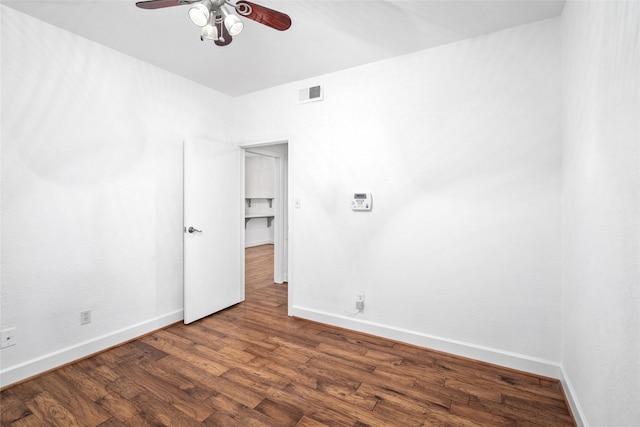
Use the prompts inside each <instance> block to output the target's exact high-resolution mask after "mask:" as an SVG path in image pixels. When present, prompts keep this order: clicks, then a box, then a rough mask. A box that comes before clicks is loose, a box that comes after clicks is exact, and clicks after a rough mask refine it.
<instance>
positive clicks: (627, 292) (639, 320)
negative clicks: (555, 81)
mask: <svg viewBox="0 0 640 427" xmlns="http://www.w3.org/2000/svg"><path fill="white" fill-rule="evenodd" d="M562 28H563V31H562V36H563V37H562V41H563V50H562V52H563V94H564V96H563V103H562V104H563V124H564V127H563V215H562V217H563V227H562V229H563V234H562V235H563V306H562V308H563V322H562V343H563V345H562V364H563V366H564V369H565V370H566V376H567V378H568V383H569V387H570V389H571V390H572V393H571V394H572V395H573V396H575V397H576V399H577V402H574V406H576V407H577V409H578V412H579V413H580V414H581V418H583V419H584V420H585V424H588V425H592V426H597V427H631V426H638V425H640V314H639V313H640V278H639V275H640V250H639V248H640V196H639V195H640V172H639V171H640V149H639V148H640V147H639V145H640V3H638V2H616V1H612V2H599V1H594V2H587V1H583V2H582V1H581V2H568V3H567V4H566V6H565V9H564V12H563V15H562Z"/></svg>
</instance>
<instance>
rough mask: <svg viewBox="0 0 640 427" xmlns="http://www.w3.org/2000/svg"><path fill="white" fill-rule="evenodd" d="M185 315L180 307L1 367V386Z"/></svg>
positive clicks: (136, 335) (87, 354)
mask: <svg viewBox="0 0 640 427" xmlns="http://www.w3.org/2000/svg"><path fill="white" fill-rule="evenodd" d="M183 318H184V314H183V310H177V311H174V312H172V313H168V314H165V315H162V316H158V317H155V318H153V319H149V320H146V321H144V322H140V323H138V324H135V325H131V326H128V327H126V328H123V329H120V330H117V331H113V332H109V333H107V334H105V335H102V336H99V337H96V338H93V339H90V340H88V341H85V342H81V343H78V344H76V345H73V346H71V347H67V348H65V349H62V350H59V351H56V352H53V353H50V354H46V355H44V356H41V357H38V358H36V359H32V360H28V361H26V362H23V363H20V364H18V365H14V366H10V367H8V368H6V369H4V370H2V371H0V387H5V386H8V385H10V384H13V383H17V382H19V381H22V380H25V379H27V378H30V377H33V376H35V375H38V374H41V373H43V372H46V371H49V370H51V369H55V368H57V367H60V366H63V365H66V364H67V363H71V362H73V361H76V360H79V359H82V358H84V357H87V356H90V355H92V354H95V353H98V352H100V351H103V350H106V349H108V348H110V347H113V346H116V345H118V344H122V343H124V342H126V341H129V340H132V339H134V338H137V337H139V336H141V335H144V334H148V333H149V332H153V331H155V330H157V329H160V328H163V327H165V326H168V325H171V324H172V323H175V322H179V321H180V320H182V319H183Z"/></svg>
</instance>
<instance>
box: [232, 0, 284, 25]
mask: <svg viewBox="0 0 640 427" xmlns="http://www.w3.org/2000/svg"><path fill="white" fill-rule="evenodd" d="M236 10H237V11H238V14H240V15H241V16H245V17H247V18H249V19H252V20H254V21H256V22H259V23H261V24H264V25H266V26H268V27H271V28H275V29H276V30H279V31H284V30H288V29H289V27H291V18H290V17H289V15H287V14H286V13H282V12H278V11H277V10H273V9H269V8H268V7H264V6H260V5H259V4H255V3H251V2H248V1H245V0H240V1H238V2H237V3H236Z"/></svg>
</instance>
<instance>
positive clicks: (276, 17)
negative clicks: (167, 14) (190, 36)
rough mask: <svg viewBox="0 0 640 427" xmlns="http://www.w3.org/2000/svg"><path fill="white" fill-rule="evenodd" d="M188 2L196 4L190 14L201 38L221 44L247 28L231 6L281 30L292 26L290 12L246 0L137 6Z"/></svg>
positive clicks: (162, 0) (152, 1)
mask: <svg viewBox="0 0 640 427" xmlns="http://www.w3.org/2000/svg"><path fill="white" fill-rule="evenodd" d="M185 4H189V5H193V6H191V7H190V8H189V18H191V21H193V23H194V24H196V25H197V26H198V27H201V28H202V32H201V33H200V40H205V39H207V40H213V41H214V43H215V44H216V45H218V46H226V45H228V44H229V43H231V42H232V41H233V36H235V35H237V34H240V31H242V29H243V28H244V24H243V23H242V21H241V20H240V18H238V17H237V16H236V15H234V14H233V13H232V12H230V11H229V7H231V8H233V9H235V12H236V13H238V15H241V16H244V17H246V18H249V19H252V20H254V21H256V22H259V23H261V24H264V25H266V26H268V27H271V28H275V29H276V30H279V31H285V30H287V29H289V27H291V18H290V17H289V15H287V14H286V13H282V12H278V11H277V10H273V9H269V8H268V7H264V6H260V5H259V4H255V3H251V2H248V1H246V0H239V1H236V2H235V3H231V1H229V0H148V1H139V2H137V3H136V6H138V7H139V8H142V9H160V8H163V7H171V6H181V5H185ZM227 6H228V7H227Z"/></svg>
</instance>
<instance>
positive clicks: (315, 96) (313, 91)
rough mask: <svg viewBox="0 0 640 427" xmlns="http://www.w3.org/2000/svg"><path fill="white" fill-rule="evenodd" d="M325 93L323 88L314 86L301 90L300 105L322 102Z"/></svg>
mask: <svg viewBox="0 0 640 427" xmlns="http://www.w3.org/2000/svg"><path fill="white" fill-rule="evenodd" d="M322 98H323V92H322V86H320V85H318V86H312V87H306V88H304V89H300V93H299V95H298V104H305V103H307V102H314V101H322Z"/></svg>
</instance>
